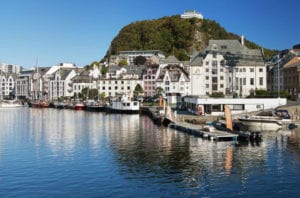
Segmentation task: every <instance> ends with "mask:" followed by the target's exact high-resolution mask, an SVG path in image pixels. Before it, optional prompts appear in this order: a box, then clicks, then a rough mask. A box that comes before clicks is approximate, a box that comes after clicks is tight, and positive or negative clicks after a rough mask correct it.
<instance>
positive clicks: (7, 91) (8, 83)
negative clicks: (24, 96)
mask: <svg viewBox="0 0 300 198" xmlns="http://www.w3.org/2000/svg"><path fill="white" fill-rule="evenodd" d="M15 79H16V76H15V75H13V74H8V73H3V72H0V99H3V98H8V97H12V96H14V95H15Z"/></svg>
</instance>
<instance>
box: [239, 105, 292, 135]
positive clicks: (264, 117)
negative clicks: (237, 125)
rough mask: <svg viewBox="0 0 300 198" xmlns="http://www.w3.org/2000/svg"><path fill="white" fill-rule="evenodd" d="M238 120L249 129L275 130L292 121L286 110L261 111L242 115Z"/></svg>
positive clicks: (283, 127)
mask: <svg viewBox="0 0 300 198" xmlns="http://www.w3.org/2000/svg"><path fill="white" fill-rule="evenodd" d="M238 120H239V121H240V122H241V123H243V124H244V125H246V126H247V127H248V129H249V130H251V131H277V130H279V129H285V128H287V127H288V125H289V124H291V123H292V119H291V117H290V115H289V113H288V111H287V110H276V111H263V112H260V113H258V114H257V115H254V116H243V117H240V118H238Z"/></svg>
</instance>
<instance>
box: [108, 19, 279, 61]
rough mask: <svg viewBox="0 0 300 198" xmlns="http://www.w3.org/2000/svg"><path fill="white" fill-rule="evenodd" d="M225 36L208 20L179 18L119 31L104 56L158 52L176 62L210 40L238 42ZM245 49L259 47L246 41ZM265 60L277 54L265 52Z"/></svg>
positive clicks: (225, 34)
mask: <svg viewBox="0 0 300 198" xmlns="http://www.w3.org/2000/svg"><path fill="white" fill-rule="evenodd" d="M239 38H240V37H239V36H238V35H236V34H234V33H230V32H227V31H226V30H225V29H224V28H223V27H222V26H220V24H218V23H217V22H216V21H212V20H208V19H203V20H201V19H196V18H192V19H181V18H180V16H179V15H176V16H171V17H163V18H160V19H156V20H145V21H138V22H135V23H131V24H129V25H127V26H125V27H124V28H122V29H121V31H120V32H119V34H118V35H117V36H116V37H115V38H114V39H113V41H112V42H111V46H110V50H109V51H108V52H107V54H106V58H107V56H110V55H114V54H117V53H118V52H119V51H126V50H161V51H163V52H164V53H165V55H166V56H168V55H170V54H174V55H175V56H176V57H177V58H178V59H179V60H188V59H189V55H191V54H192V53H193V52H194V51H201V50H203V49H205V47H206V46H207V45H208V41H209V40H210V39H239ZM245 45H246V46H247V47H248V48H251V49H256V48H261V46H259V45H257V44H255V43H253V42H250V41H248V40H245ZM264 52H265V55H266V57H269V56H270V55H272V54H275V53H276V51H274V50H268V49H264Z"/></svg>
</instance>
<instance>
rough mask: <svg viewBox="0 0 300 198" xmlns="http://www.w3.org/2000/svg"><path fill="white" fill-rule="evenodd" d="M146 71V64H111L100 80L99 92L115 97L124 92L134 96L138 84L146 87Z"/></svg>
mask: <svg viewBox="0 0 300 198" xmlns="http://www.w3.org/2000/svg"><path fill="white" fill-rule="evenodd" d="M145 71H146V67H145V66H144V65H141V66H136V65H128V66H124V67H120V66H110V67H109V70H108V72H107V74H106V76H102V77H101V78H100V79H99V80H98V83H97V85H98V86H97V87H98V91H99V94H101V93H104V94H105V96H110V97H115V96H116V95H117V94H120V93H123V94H127V95H128V96H129V97H133V94H134V93H133V92H134V90H135V88H136V86H137V85H138V84H139V85H140V86H141V87H142V88H143V89H144V87H143V79H142V75H143V73H144V72H145Z"/></svg>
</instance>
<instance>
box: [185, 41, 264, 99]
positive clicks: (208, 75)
mask: <svg viewBox="0 0 300 198" xmlns="http://www.w3.org/2000/svg"><path fill="white" fill-rule="evenodd" d="M266 72H267V70H266V65H265V63H264V59H263V54H262V52H261V50H256V49H248V48H247V47H246V46H245V45H244V42H243V40H242V42H240V41H238V40H210V41H209V46H208V47H207V48H206V50H205V51H204V52H201V53H199V54H198V56H196V57H194V58H193V60H192V62H191V67H190V78H191V95H202V96H204V95H210V94H212V93H215V92H222V93H223V94H224V95H230V96H233V95H234V96H239V97H246V96H249V95H250V94H254V92H255V90H257V89H264V90H266V89H267V75H266Z"/></svg>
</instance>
